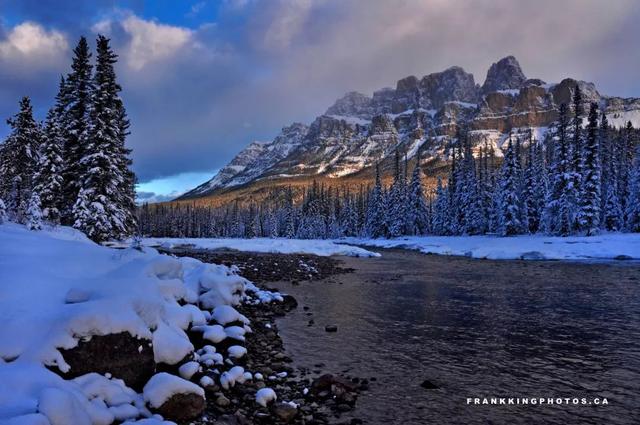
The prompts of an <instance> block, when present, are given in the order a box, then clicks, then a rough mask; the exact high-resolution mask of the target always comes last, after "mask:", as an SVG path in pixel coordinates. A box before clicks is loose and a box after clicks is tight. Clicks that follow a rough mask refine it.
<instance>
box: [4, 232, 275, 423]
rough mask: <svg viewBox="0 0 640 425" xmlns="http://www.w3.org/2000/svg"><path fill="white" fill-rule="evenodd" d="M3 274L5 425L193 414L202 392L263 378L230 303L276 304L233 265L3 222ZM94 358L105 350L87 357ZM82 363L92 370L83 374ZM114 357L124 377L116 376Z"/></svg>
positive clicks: (197, 410)
mask: <svg viewBox="0 0 640 425" xmlns="http://www.w3.org/2000/svg"><path fill="white" fill-rule="evenodd" d="M0 271H1V274H2V279H1V280H0V323H2V327H0V382H2V386H0V423H2V424H3V425H4V424H52V425H56V424H71V423H73V424H78V425H83V424H110V423H112V422H114V421H119V422H125V421H136V420H140V419H142V418H153V419H152V420H151V421H149V420H147V421H146V422H145V424H151V423H163V422H162V421H161V418H160V416H159V415H158V413H162V414H163V415H165V418H166V417H167V416H171V415H175V416H174V418H173V419H175V420H188V419H190V418H191V417H195V416H197V415H198V414H200V413H201V412H202V409H204V407H205V401H204V399H205V393H207V394H208V390H209V389H210V388H214V387H215V388H217V390H216V391H222V390H224V389H225V388H231V387H233V386H234V384H235V383H236V382H238V383H241V382H246V381H252V380H256V379H259V378H258V375H254V374H253V373H252V371H250V370H245V369H244V368H243V367H242V366H241V365H242V364H243V361H244V360H243V358H244V357H245V355H246V349H245V347H244V340H245V337H244V336H245V334H248V333H251V332H252V329H251V327H250V323H249V321H248V320H247V319H246V318H245V317H244V316H242V315H241V314H240V313H238V312H237V311H236V310H235V309H234V307H233V306H237V305H239V304H241V303H245V304H256V305H257V304H260V303H271V302H277V301H282V299H283V297H282V296H281V295H280V294H278V293H277V292H268V291H261V290H259V289H258V288H257V287H255V286H254V285H253V284H252V283H250V282H249V281H248V280H246V279H244V278H242V277H240V276H238V275H237V274H236V272H235V270H234V269H233V268H228V267H225V266H220V265H212V264H204V263H202V262H200V261H198V260H195V259H192V258H180V259H175V258H171V257H168V256H164V255H160V254H158V253H157V251H155V250H154V249H150V248H146V249H145V252H140V251H137V250H133V249H124V250H113V249H109V248H106V247H102V246H99V245H96V244H94V243H93V242H91V241H89V240H88V239H87V238H86V237H84V235H82V234H81V233H79V232H77V231H74V230H73V229H69V228H57V229H54V230H44V231H40V232H33V231H29V230H26V228H24V227H23V226H19V225H16V224H11V223H7V224H3V225H0ZM194 333H195V334H198V333H200V337H199V338H197V339H198V340H199V342H201V345H200V346H198V344H196V343H194V337H193V334H194ZM108 338H111V339H108ZM107 340H108V341H112V340H113V341H117V342H118V345H114V344H105V341H107ZM100 344H103V345H102V346H100ZM130 346H132V347H133V354H131V352H129V353H128V354H127V356H126V358H118V356H122V353H121V352H119V351H117V350H125V349H126V347H130ZM118 347H120V348H118ZM104 349H108V350H112V352H105V351H103V350H104ZM92 350H96V351H92ZM101 350H102V351H101ZM114 350H115V351H114ZM92 352H99V353H100V354H101V355H100V356H98V357H99V358H98V359H96V358H90V357H83V353H84V354H87V353H92ZM89 361H90V362H94V363H92V364H94V366H92V367H94V370H91V372H96V373H88V372H84V373H82V374H80V373H79V372H80V371H82V370H83V368H85V367H86V366H87V363H88V362H89ZM101 362H102V363H101ZM119 362H120V363H123V362H124V363H127V365H128V366H129V367H128V369H127V370H126V377H125V373H124V372H122V373H123V374H122V376H118V374H116V372H115V371H116V370H118V367H120V366H122V365H121V364H118V363H119ZM149 367H150V369H149ZM111 368H113V370H111ZM161 371H163V372H162V373H159V372H161ZM164 371H169V372H172V374H167V373H165V372H164ZM111 372H113V373H111ZM147 373H148V375H147V376H143V375H145V374H147ZM260 378H261V377H260ZM140 379H143V380H142V381H140ZM139 382H142V383H143V384H144V385H139V386H140V387H141V388H138V389H136V390H134V389H132V388H131V387H132V386H133V387H136V386H138V385H137V384H138V383H139ZM221 387H222V389H221ZM263 387H265V388H266V386H263ZM263 393H264V392H263ZM255 401H256V408H259V407H260V405H261V404H264V403H266V401H265V399H264V397H262V398H261V397H258V398H257V399H256V400H255ZM187 407H188V408H187Z"/></svg>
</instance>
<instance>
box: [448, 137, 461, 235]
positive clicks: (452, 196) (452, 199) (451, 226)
mask: <svg viewBox="0 0 640 425" xmlns="http://www.w3.org/2000/svg"><path fill="white" fill-rule="evenodd" d="M457 140H458V145H459V144H460V138H459V137H458V139H457ZM452 151H453V156H452V158H451V170H450V171H449V179H448V181H447V192H448V194H447V200H448V205H447V208H446V209H445V212H446V213H447V218H446V220H445V222H446V223H447V226H448V229H447V234H451V235H458V234H460V232H461V230H460V229H461V221H462V220H461V215H462V211H461V208H460V199H459V194H460V174H461V173H460V168H461V167H460V164H459V159H460V157H461V156H462V150H460V151H459V150H458V149H457V147H456V146H453V149H452Z"/></svg>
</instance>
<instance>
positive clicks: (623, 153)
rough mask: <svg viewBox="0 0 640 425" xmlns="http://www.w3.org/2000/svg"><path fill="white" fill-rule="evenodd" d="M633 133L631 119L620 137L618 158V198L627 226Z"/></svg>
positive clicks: (623, 224)
mask: <svg viewBox="0 0 640 425" xmlns="http://www.w3.org/2000/svg"><path fill="white" fill-rule="evenodd" d="M633 133H634V129H633V125H632V124H631V121H628V122H627V125H626V127H625V129H624V130H623V131H622V134H621V135H620V138H619V143H620V147H619V149H620V151H619V153H620V156H619V159H618V199H619V200H620V209H621V211H622V226H623V227H625V226H626V223H627V216H626V212H627V210H628V199H629V192H628V190H629V181H630V177H631V168H632V165H633V150H634V144H633Z"/></svg>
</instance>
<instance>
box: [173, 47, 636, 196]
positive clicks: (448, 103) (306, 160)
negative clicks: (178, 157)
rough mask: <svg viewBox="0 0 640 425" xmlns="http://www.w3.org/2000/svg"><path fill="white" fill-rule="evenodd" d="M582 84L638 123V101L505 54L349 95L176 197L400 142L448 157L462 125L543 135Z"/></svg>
mask: <svg viewBox="0 0 640 425" xmlns="http://www.w3.org/2000/svg"><path fill="white" fill-rule="evenodd" d="M576 85H579V86H580V88H581V90H582V92H583V98H584V101H585V107H586V108H588V107H587V105H586V104H587V103H590V102H597V103H599V105H600V107H601V108H602V109H604V110H605V111H606V113H607V116H608V118H609V122H610V123H611V124H612V125H616V126H622V125H624V124H626V122H627V121H629V120H630V121H632V122H633V123H634V126H639V125H640V99H636V98H619V97H609V96H604V95H601V94H600V93H599V92H598V91H597V89H596V87H595V85H594V84H593V83H589V82H585V81H577V80H574V79H571V78H566V79H564V80H562V81H561V82H559V83H556V84H548V83H545V82H544V81H542V80H539V79H527V77H526V76H525V74H524V72H523V71H522V69H521V67H520V64H519V63H518V61H517V60H516V58H515V57H513V56H507V57H505V58H503V59H501V60H499V61H498V62H496V63H494V64H493V65H491V67H490V68H489V71H488V72H487V76H486V79H485V81H484V84H483V85H482V86H480V85H479V84H476V82H475V80H474V77H473V75H472V74H470V73H467V72H465V71H464V69H462V68H460V67H457V66H454V67H451V68H449V69H446V70H444V71H442V72H437V73H433V74H429V75H426V76H424V77H422V78H420V79H419V78H417V77H415V76H409V77H406V78H403V79H401V80H399V81H398V82H397V84H396V87H395V89H394V88H383V89H380V90H378V91H376V92H374V93H373V96H371V97H369V96H367V95H364V94H361V93H357V92H349V93H347V94H345V95H344V96H343V97H342V98H340V99H338V100H337V101H336V102H335V103H334V104H333V105H332V106H330V107H329V108H328V109H327V111H326V112H325V113H324V114H323V115H321V116H319V117H317V118H316V119H315V120H314V121H313V122H312V123H311V124H310V125H309V126H306V125H304V124H299V123H294V124H292V125H290V126H288V127H285V128H283V129H282V132H281V133H280V134H279V135H278V136H277V137H276V138H275V139H274V140H273V141H271V142H267V143H257V142H254V143H251V144H250V145H249V146H247V148H245V149H244V150H243V151H242V152H240V153H239V154H238V155H237V156H236V157H235V158H234V159H233V160H232V161H231V162H230V163H229V164H228V165H227V166H225V167H224V168H223V169H221V170H220V172H219V173H218V174H217V175H216V176H215V177H214V178H213V179H211V180H210V181H208V182H207V183H205V184H203V185H201V186H199V187H197V188H195V189H193V190H191V191H190V192H188V193H186V194H185V195H183V196H182V197H181V198H180V199H191V198H199V197H204V196H209V195H215V194H216V193H220V192H223V191H228V190H230V189H233V188H237V187H241V186H243V187H246V186H247V185H250V184H252V183H254V182H257V181H262V180H265V179H273V180H282V179H285V180H286V179H289V178H293V177H295V178H297V179H300V178H305V177H308V178H309V179H312V178H317V177H318V176H323V177H328V178H334V179H338V178H342V177H345V176H349V175H353V174H355V173H358V172H360V171H362V170H364V169H367V168H368V167H371V166H372V165H374V164H375V163H376V162H378V161H381V160H384V159H385V158H388V157H390V156H392V155H394V151H395V149H396V147H398V146H399V147H400V149H401V150H402V152H406V153H407V156H408V158H409V159H410V158H411V157H413V156H414V155H415V154H416V153H417V151H418V148H420V147H422V149H421V150H422V152H423V153H422V158H423V160H424V161H433V160H434V159H435V160H437V159H446V156H445V149H444V147H445V146H446V144H447V142H448V141H449V140H450V139H451V138H453V137H454V136H455V133H456V129H457V128H458V127H459V126H461V125H464V126H467V127H468V128H469V130H470V133H469V137H470V138H471V139H472V140H473V141H474V143H476V145H480V144H485V143H486V144H489V145H491V146H493V147H494V148H496V150H497V152H498V153H499V148H500V147H501V146H502V143H503V142H504V141H505V139H506V138H507V137H508V134H509V132H518V131H521V130H528V129H532V130H533V134H534V135H535V137H542V136H543V135H544V132H545V131H546V129H547V127H548V126H549V125H550V124H551V123H553V122H554V121H555V120H556V119H557V115H558V107H559V105H560V104H561V103H565V102H566V103H570V101H571V97H572V94H573V91H574V90H575V87H576Z"/></svg>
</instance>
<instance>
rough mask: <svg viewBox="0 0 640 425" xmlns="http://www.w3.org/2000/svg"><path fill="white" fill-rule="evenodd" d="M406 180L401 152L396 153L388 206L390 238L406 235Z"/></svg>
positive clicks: (387, 201) (388, 194)
mask: <svg viewBox="0 0 640 425" xmlns="http://www.w3.org/2000/svg"><path fill="white" fill-rule="evenodd" d="M406 186H407V184H406V179H405V178H404V174H403V173H402V170H401V169H400V152H399V150H398V148H396V151H395V163H394V175H393V184H392V185H391V188H390V189H389V191H388V193H387V199H386V204H387V208H386V209H385V210H386V213H387V222H388V236H389V237H392V238H393V237H397V236H400V235H403V234H405V232H406V229H405V221H406V214H407V196H406V195H407V190H406Z"/></svg>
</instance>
